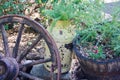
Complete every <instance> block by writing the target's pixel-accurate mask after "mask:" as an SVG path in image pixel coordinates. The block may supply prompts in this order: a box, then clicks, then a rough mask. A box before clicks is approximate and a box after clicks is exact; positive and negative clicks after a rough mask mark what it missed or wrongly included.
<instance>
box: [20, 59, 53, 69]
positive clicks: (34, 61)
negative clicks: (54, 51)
mask: <svg viewBox="0 0 120 80" xmlns="http://www.w3.org/2000/svg"><path fill="white" fill-rule="evenodd" d="M50 61H51V58H49V59H40V60H32V61H31V62H29V63H25V64H22V65H20V66H19V67H20V68H23V67H29V66H33V65H36V64H41V63H46V62H50Z"/></svg>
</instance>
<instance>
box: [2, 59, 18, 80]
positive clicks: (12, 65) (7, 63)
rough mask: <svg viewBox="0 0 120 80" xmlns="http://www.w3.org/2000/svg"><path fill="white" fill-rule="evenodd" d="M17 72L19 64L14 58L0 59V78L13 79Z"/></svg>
mask: <svg viewBox="0 0 120 80" xmlns="http://www.w3.org/2000/svg"><path fill="white" fill-rule="evenodd" d="M18 72H19V66H18V63H17V61H16V60H15V59H14V58H10V57H5V58H2V59H1V60H0V76H2V77H1V78H0V80H1V79H2V80H3V79H4V80H12V79H15V78H16V76H17V75H18Z"/></svg>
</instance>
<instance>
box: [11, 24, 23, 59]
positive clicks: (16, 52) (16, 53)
mask: <svg viewBox="0 0 120 80" xmlns="http://www.w3.org/2000/svg"><path fill="white" fill-rule="evenodd" d="M23 29H24V24H21V27H20V29H19V32H18V36H17V40H16V44H15V47H14V48H13V55H12V56H13V57H14V58H16V57H17V55H18V47H19V44H20V40H21V36H22V31H23Z"/></svg>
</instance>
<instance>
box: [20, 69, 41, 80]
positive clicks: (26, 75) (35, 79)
mask: <svg viewBox="0 0 120 80" xmlns="http://www.w3.org/2000/svg"><path fill="white" fill-rule="evenodd" d="M19 75H20V76H23V77H26V78H29V79H32V80H43V79H40V78H37V77H35V76H32V75H30V74H28V73H25V72H22V71H20V72H19Z"/></svg>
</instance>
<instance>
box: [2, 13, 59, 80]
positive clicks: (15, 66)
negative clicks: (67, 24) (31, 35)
mask: <svg viewBox="0 0 120 80" xmlns="http://www.w3.org/2000/svg"><path fill="white" fill-rule="evenodd" d="M7 23H12V24H14V23H15V24H16V23H19V24H21V25H20V28H19V31H18V35H17V39H16V43H15V46H14V48H13V51H12V53H11V52H10V51H9V46H8V39H7V34H6V30H5V26H4V24H7ZM24 25H27V26H30V27H32V28H33V29H34V30H36V31H37V34H38V37H37V38H36V40H35V41H33V42H32V45H30V46H29V47H28V48H27V49H26V50H24V51H23V52H22V53H21V54H19V51H18V50H19V45H20V42H21V36H22V31H23V29H24V28H25V26H24ZM0 29H1V33H2V39H3V45H4V51H5V53H4V56H1V55H0V80H24V79H23V77H25V78H28V79H31V80H42V79H40V78H37V77H35V76H32V75H30V73H27V72H25V71H24V68H28V67H30V66H34V65H36V64H41V63H47V62H52V65H51V69H52V70H51V72H52V74H51V75H53V74H54V68H56V67H57V69H58V72H57V80H60V75H61V62H60V56H59V52H58V49H57V46H56V44H55V42H54V40H53V38H52V37H51V36H50V34H49V33H48V32H47V30H45V28H44V27H43V26H42V25H41V24H39V23H37V22H36V21H33V20H32V19H30V18H28V17H25V16H18V15H6V16H2V17H0ZM41 39H44V41H45V42H46V44H47V45H48V48H49V50H50V53H51V58H50V59H44V58H43V59H39V60H32V61H31V62H30V63H24V64H23V61H24V59H25V58H26V56H27V55H28V54H29V52H30V50H31V49H33V48H34V47H35V46H36V44H37V43H38V42H39V41H40V40H41ZM1 44H2V43H1ZM53 65H54V66H53ZM51 77H53V76H51ZM28 79H27V80H28ZM51 79H54V78H51Z"/></svg>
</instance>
